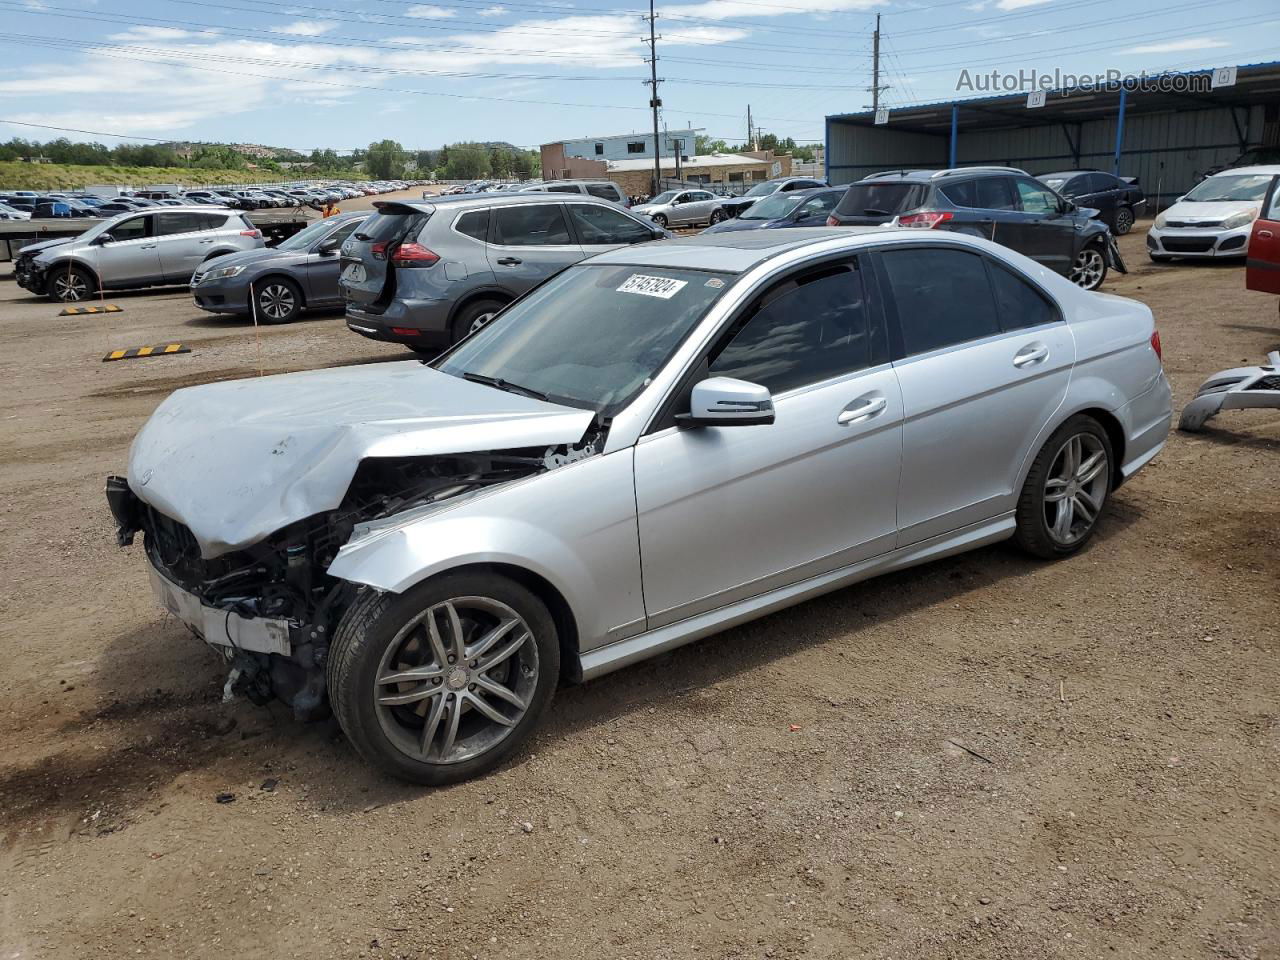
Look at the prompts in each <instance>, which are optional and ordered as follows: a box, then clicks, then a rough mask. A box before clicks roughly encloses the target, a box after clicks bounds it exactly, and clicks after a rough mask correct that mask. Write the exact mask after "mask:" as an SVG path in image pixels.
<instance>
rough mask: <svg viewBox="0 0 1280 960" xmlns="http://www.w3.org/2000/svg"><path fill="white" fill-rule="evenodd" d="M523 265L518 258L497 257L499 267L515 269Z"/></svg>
mask: <svg viewBox="0 0 1280 960" xmlns="http://www.w3.org/2000/svg"><path fill="white" fill-rule="evenodd" d="M522 263H524V261H523V260H521V259H520V258H519V257H499V258H498V265H499V266H501V267H517V266H519V265H520V264H522Z"/></svg>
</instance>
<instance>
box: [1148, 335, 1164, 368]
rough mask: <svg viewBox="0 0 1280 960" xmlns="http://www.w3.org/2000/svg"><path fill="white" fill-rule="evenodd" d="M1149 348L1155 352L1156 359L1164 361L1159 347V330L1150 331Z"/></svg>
mask: <svg viewBox="0 0 1280 960" xmlns="http://www.w3.org/2000/svg"><path fill="white" fill-rule="evenodd" d="M1151 349H1152V350H1154V351H1155V352H1156V359H1157V360H1159V361H1160V362H1161V363H1164V353H1163V352H1162V351H1161V349H1160V331H1159V330H1152V331H1151Z"/></svg>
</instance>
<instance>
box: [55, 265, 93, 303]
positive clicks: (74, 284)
mask: <svg viewBox="0 0 1280 960" xmlns="http://www.w3.org/2000/svg"><path fill="white" fill-rule="evenodd" d="M53 295H54V296H55V297H56V298H57V299H58V300H60V301H62V302H64V303H75V302H76V301H78V300H83V299H85V297H87V296H88V295H89V284H88V283H87V282H86V281H85V279H84V277H83V276H81V275H80V274H78V273H75V272H74V271H72V272H69V273H65V274H58V275H55V276H54V278H53Z"/></svg>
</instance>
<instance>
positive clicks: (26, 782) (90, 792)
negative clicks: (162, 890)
mask: <svg viewBox="0 0 1280 960" xmlns="http://www.w3.org/2000/svg"><path fill="white" fill-rule="evenodd" d="M1276 446H1277V447H1280V442H1276ZM1141 517H1142V510H1141V508H1139V507H1138V506H1137V505H1136V504H1135V503H1133V502H1131V501H1130V500H1128V499H1127V498H1125V497H1123V495H1121V496H1118V497H1117V498H1116V499H1114V500H1113V501H1112V502H1111V505H1110V507H1109V509H1108V512H1107V514H1106V516H1105V518H1104V520H1103V522H1102V523H1101V524H1100V526H1099V528H1098V531H1097V533H1096V534H1095V542H1094V543H1093V544H1091V545H1090V547H1089V548H1088V549H1087V550H1086V551H1085V553H1084V554H1082V555H1081V558H1077V559H1068V560H1064V561H1060V562H1063V563H1080V562H1088V560H1087V557H1088V553H1089V551H1090V550H1097V549H1098V548H1099V547H1100V546H1102V545H1103V544H1105V542H1106V541H1107V540H1108V539H1110V538H1112V537H1115V536H1119V535H1122V534H1123V533H1124V532H1125V531H1126V530H1127V528H1128V527H1130V526H1131V525H1132V524H1134V523H1136V522H1137V521H1139V520H1140V519H1141ZM135 553H137V556H136V557H131V558H130V559H131V560H135V559H136V562H138V563H144V562H145V561H144V560H143V558H142V557H141V553H140V551H135ZM1042 565H1043V561H1039V560H1036V559H1033V558H1031V557H1028V556H1027V555H1025V554H1023V553H1021V552H1020V551H1018V550H1017V549H1015V548H1013V547H1012V546H1011V545H1009V544H1007V543H1002V544H996V545H994V546H990V547H985V548H982V549H980V550H976V551H973V552H970V553H966V554H961V555H959V556H956V557H950V558H947V559H943V560H938V561H935V562H933V563H930V564H926V565H924V566H920V567H915V568H912V569H910V570H904V571H899V572H896V573H892V574H888V575H885V576H882V577H877V578H874V579H871V580H867V581H864V582H862V583H859V584H854V585H852V586H849V587H845V588H842V589H840V590H837V591H834V592H832V593H829V594H826V595H824V596H822V597H818V598H815V599H813V600H809V601H806V602H804V603H802V604H799V605H797V606H794V607H790V608H787V609H786V610H783V611H779V612H777V613H773V614H770V615H769V616H766V617H762V618H761V619H759V620H755V621H752V622H751V623H748V624H745V625H742V626H739V627H734V628H732V629H729V630H727V631H725V632H723V633H719V634H716V635H714V636H711V637H707V638H705V639H703V640H700V641H697V642H696V643H693V644H690V645H687V646H685V647H681V648H679V649H676V650H673V651H670V652H668V653H664V654H660V655H658V656H656V657H654V658H653V659H651V660H647V661H644V662H642V663H639V664H636V665H634V666H632V667H629V668H626V669H624V670H620V671H618V672H616V673H613V674H609V675H607V676H605V677H602V678H600V679H599V680H595V681H593V682H591V683H589V684H585V685H581V686H566V687H563V688H562V689H561V690H560V692H559V693H558V695H557V698H556V701H555V703H554V705H553V707H552V709H551V711H550V712H549V713H548V715H547V716H546V717H545V718H544V720H543V725H542V728H541V730H540V731H538V732H536V733H535V734H534V737H533V739H532V741H531V742H530V744H528V745H527V746H526V747H525V748H524V749H523V750H521V751H520V752H518V753H517V754H516V756H515V757H513V758H512V759H511V760H509V761H508V762H507V763H506V764H505V765H504V767H502V768H499V769H500V770H502V769H509V768H512V767H519V766H520V765H521V764H522V763H524V762H526V760H527V759H528V758H529V757H531V756H532V755H533V754H535V753H536V754H540V755H542V756H543V757H547V756H554V755H555V754H556V753H557V752H558V751H559V750H560V749H562V747H561V744H563V743H564V742H565V741H570V742H572V741H574V740H576V739H578V738H580V737H583V736H589V735H590V734H591V732H592V731H593V730H596V729H598V728H601V727H604V726H607V725H609V724H612V723H614V722H615V721H616V720H618V719H619V718H621V717H624V716H626V715H629V714H632V713H635V712H637V711H640V710H644V709H648V708H649V707H651V706H653V705H654V704H656V703H663V704H664V705H665V706H666V707H667V708H669V709H673V710H676V711H679V710H681V709H684V708H687V709H690V710H702V711H704V712H705V709H706V703H705V701H706V696H707V694H708V692H709V691H712V690H714V688H716V687H717V686H719V685H721V684H723V683H724V682H725V681H727V680H729V679H731V678H732V677H734V676H736V675H738V674H741V673H744V672H748V671H751V670H755V669H758V668H760V667H762V666H765V665H767V664H769V663H771V662H773V661H775V660H780V659H783V658H786V657H789V656H791V655H793V654H795V653H798V652H801V651H804V650H807V649H809V648H811V647H815V646H819V645H822V644H828V643H831V644H836V643H838V644H839V645H840V646H841V647H842V648H844V649H848V650H853V651H855V652H856V651H857V650H858V648H859V643H860V635H861V633H862V629H863V628H864V627H871V626H879V625H883V624H884V623H886V622H892V621H894V620H897V619H899V618H903V617H907V616H910V615H911V614H913V613H915V612H917V611H920V610H922V609H925V608H929V607H933V606H940V605H944V604H954V603H957V602H960V601H962V600H963V599H964V598H965V597H966V596H967V595H969V594H971V593H972V592H973V591H975V590H977V589H979V588H982V587H985V586H988V585H990V584H993V583H996V582H1000V581H1008V580H1021V579H1023V578H1026V577H1029V576H1031V575H1032V574H1033V573H1034V572H1035V571H1036V570H1037V569H1039V568H1040V567H1041V566H1042ZM226 671H227V664H226V663H225V661H223V660H222V659H221V658H220V657H219V656H217V655H216V654H214V653H213V652H212V651H210V650H209V649H208V648H207V647H205V646H204V645H203V644H202V643H201V642H200V641H199V640H197V639H196V638H194V637H192V636H190V635H188V633H187V631H186V630H185V629H184V628H183V627H182V626H181V625H180V624H178V623H177V622H176V621H175V620H173V619H172V618H168V617H166V616H164V615H163V614H162V613H160V612H159V611H157V613H156V619H155V621H154V622H153V623H150V624H148V625H147V626H145V627H142V628H140V629H138V630H134V631H131V632H129V633H126V634H123V635H121V636H118V637H117V638H115V639H114V640H113V641H112V642H111V643H110V644H108V646H107V647H106V649H105V650H104V651H103V653H102V655H101V657H100V658H99V661H98V664H97V666H96V667H95V669H94V672H93V674H92V680H91V681H90V683H91V685H92V686H93V688H95V690H96V692H97V695H98V705H97V706H95V707H93V708H91V709H87V710H84V711H82V712H81V713H79V714H77V715H75V716H72V717H70V718H68V719H67V720H65V721H63V724H62V725H63V731H64V733H65V732H66V731H68V730H74V731H81V730H88V729H94V730H95V731H97V732H98V733H99V734H100V733H101V732H102V731H103V730H104V729H109V728H112V727H114V728H115V730H114V731H113V735H112V736H111V737H110V738H109V739H110V740H111V742H112V745H111V746H109V747H107V748H104V749H99V750H95V751H91V752H84V751H81V750H76V749H72V750H68V751H66V752H63V753H59V754H55V755H52V756H48V757H44V758H41V759H40V760H39V761H37V762H34V763H30V764H27V765H24V766H17V767H11V768H9V769H8V770H6V771H4V772H3V773H0V796H3V797H5V798H6V803H5V805H4V808H5V809H4V812H3V813H0V825H3V824H5V823H11V824H12V823H22V822H24V821H27V820H30V819H31V818H33V817H35V816H37V815H41V816H44V815H51V814H54V813H57V812H59V811H61V812H62V813H63V814H64V815H70V814H73V813H78V812H79V811H80V808H81V807H82V806H83V804H84V802H85V801H84V799H83V798H84V797H85V796H93V797H95V798H96V799H95V801H94V802H95V803H96V804H99V805H102V804H106V806H107V807H109V808H110V809H111V810H112V811H114V814H113V816H114V817H115V818H116V820H117V821H119V823H121V824H125V823H127V822H128V820H129V817H130V816H131V811H132V810H134V809H135V808H137V807H139V806H140V805H142V804H144V803H146V802H148V801H149V800H152V799H154V796H155V793H154V791H155V790H156V789H157V788H158V787H159V786H160V785H162V784H164V783H167V782H169V781H171V780H172V779H173V778H175V777H177V776H179V775H180V774H183V773H185V772H188V771H194V770H203V771H206V772H207V771H209V770H211V769H218V770H219V772H220V774H221V776H222V781H220V782H225V783H227V784H228V785H234V784H236V783H242V782H243V781H245V780H246V779H252V778H253V777H255V776H256V775H257V774H258V773H259V772H260V771H261V770H262V769H263V768H264V765H270V764H271V763H273V762H279V761H280V759H281V758H282V757H287V758H288V759H289V760H290V762H294V763H297V764H298V765H299V766H301V767H303V768H306V767H311V768H312V769H311V770H309V771H308V772H307V773H306V774H305V776H306V778H307V780H308V782H312V783H316V782H321V783H323V782H327V781H329V780H330V779H331V777H330V774H329V773H325V772H323V771H322V770H317V769H315V768H316V767H324V768H340V769H342V770H343V771H344V773H343V775H342V777H341V778H339V779H340V780H341V781H342V782H341V783H340V784H339V783H336V782H335V783H334V785H333V786H332V787H320V788H317V789H319V790H320V791H321V792H323V793H324V797H323V803H324V804H325V805H326V808H327V809H329V810H331V811H333V812H334V813H342V812H352V811H354V810H357V809H360V808H362V807H365V806H367V805H368V804H370V803H375V804H379V805H382V804H394V803H399V802H404V801H411V800H413V799H415V798H417V797H420V796H421V795H422V794H423V793H424V790H423V788H420V787H415V786H412V785H408V784H404V783H401V782H399V781H396V780H394V779H392V778H390V777H388V776H385V775H383V774H381V773H379V772H378V771H376V770H374V769H373V768H371V767H369V766H367V765H366V764H365V763H364V761H363V760H362V759H361V758H360V757H359V756H357V755H356V753H355V751H354V750H353V749H352V748H351V747H350V745H349V744H348V743H347V742H346V740H345V738H343V737H342V735H341V733H340V731H339V730H338V728H337V725H336V723H335V722H334V721H332V720H330V721H327V722H320V723H310V724H303V723H301V722H299V721H297V720H295V719H294V718H293V715H292V712H291V711H290V710H289V708H288V707H286V706H285V705H284V704H281V703H271V704H268V705H267V706H253V705H251V704H249V703H247V702H246V701H243V700H240V701H238V702H237V703H235V704H233V705H229V706H228V705H223V704H222V703H221V702H220V701H221V689H222V683H223V681H224V680H225V676H226ZM144 677H145V678H148V679H147V680H146V681H141V680H140V679H139V678H144ZM673 678H677V679H675V680H673ZM143 683H145V684H146V686H145V687H143V686H142V685H143ZM232 720H234V721H235V725H234V727H233V728H231V729H228V724H230V723H231V721H232ZM72 742H77V741H76V738H72ZM353 787H354V788H355V789H352V788H353Z"/></svg>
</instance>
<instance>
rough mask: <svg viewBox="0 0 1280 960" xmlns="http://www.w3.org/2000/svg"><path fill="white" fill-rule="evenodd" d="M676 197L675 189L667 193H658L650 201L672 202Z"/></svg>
mask: <svg viewBox="0 0 1280 960" xmlns="http://www.w3.org/2000/svg"><path fill="white" fill-rule="evenodd" d="M675 198H676V192H675V191H674V190H668V191H667V192H666V193H660V194H658V195H657V196H656V197H654V198H653V199H652V200H650V201H649V202H650V203H670V202H671V201H672V200H674V199H675Z"/></svg>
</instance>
